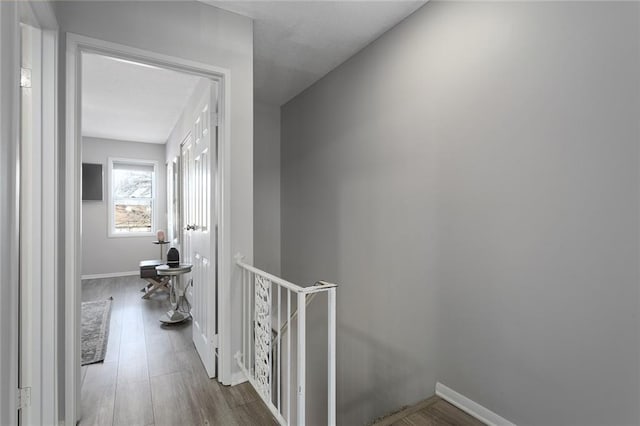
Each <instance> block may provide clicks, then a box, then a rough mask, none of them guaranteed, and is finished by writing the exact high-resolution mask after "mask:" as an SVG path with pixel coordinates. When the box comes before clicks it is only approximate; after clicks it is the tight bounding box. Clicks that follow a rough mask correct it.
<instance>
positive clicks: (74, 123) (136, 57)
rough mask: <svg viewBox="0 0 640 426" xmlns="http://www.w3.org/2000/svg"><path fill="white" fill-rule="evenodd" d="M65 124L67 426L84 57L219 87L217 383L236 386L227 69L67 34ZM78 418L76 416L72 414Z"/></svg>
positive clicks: (76, 377) (74, 342)
mask: <svg viewBox="0 0 640 426" xmlns="http://www.w3.org/2000/svg"><path fill="white" fill-rule="evenodd" d="M66 48H67V51H66V123H65V135H66V141H65V179H64V181H65V200H64V203H65V235H66V238H65V249H64V252H65V277H66V286H65V313H66V317H65V413H67V414H66V415H65V423H66V424H67V425H69V426H71V425H75V424H76V421H77V420H78V419H79V414H80V407H79V403H78V402H79V401H80V398H79V396H80V302H81V299H80V284H81V280H80V266H81V263H82V260H81V259H82V258H81V247H82V239H81V238H82V235H81V223H80V221H81V219H82V216H81V206H82V202H81V198H80V170H81V162H82V143H81V128H80V125H81V57H82V53H98V54H104V55H108V56H113V57H117V58H121V59H124V60H130V61H135V62H141V63H145V64H149V65H154V66H158V67H161V68H167V69H172V70H175V71H180V72H186V73H189V74H193V75H198V76H201V77H205V78H209V79H211V80H213V81H215V82H216V83H217V84H218V87H219V92H218V99H219V100H218V108H219V110H218V117H219V118H218V132H219V133H218V135H219V143H218V153H217V154H218V168H219V176H220V183H219V190H220V192H219V200H220V208H219V216H218V229H219V233H218V236H219V238H218V247H219V250H218V259H217V260H218V265H219V269H218V283H219V286H218V292H219V293H218V297H219V300H220V303H219V306H220V307H219V310H218V313H217V315H218V324H219V328H218V331H219V334H218V336H219V348H220V350H219V351H218V365H219V373H220V374H219V377H218V380H219V381H220V382H221V383H222V384H231V379H232V378H231V368H232V359H233V357H232V353H231V345H230V340H231V323H230V322H231V321H230V319H231V316H230V314H231V312H230V309H229V306H230V300H231V298H230V294H231V288H230V285H231V266H232V262H233V257H232V255H231V240H230V235H229V230H230V224H231V221H230V219H231V215H230V207H231V206H230V200H231V182H230V176H231V175H230V165H231V155H230V154H231V138H230V129H231V121H230V120H231V104H230V99H231V96H230V79H231V72H230V70H228V69H225V68H221V67H216V66H213V65H209V64H204V63H200V62H195V61H191V60H187V59H183V58H178V57H174V56H169V55H164V54H160V53H156V52H151V51H147V50H143V49H138V48H135V47H131V46H126V45H122V44H118V43H112V42H107V41H104V40H99V39H95V38H91V37H86V36H81V35H77V34H73V33H67V45H66ZM70 413H73V415H70Z"/></svg>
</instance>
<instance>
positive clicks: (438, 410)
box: [373, 396, 484, 426]
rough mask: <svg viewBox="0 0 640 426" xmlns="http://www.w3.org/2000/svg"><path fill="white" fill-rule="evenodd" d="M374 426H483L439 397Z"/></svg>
mask: <svg viewBox="0 0 640 426" xmlns="http://www.w3.org/2000/svg"><path fill="white" fill-rule="evenodd" d="M373 425H374V426H408V425H411V426H482V425H484V423H482V422H481V421H479V420H477V419H475V418H474V417H471V416H470V415H468V414H467V413H465V412H464V411H462V410H460V409H459V408H458V407H455V406H454V405H451V404H449V403H448V402H447V401H445V400H444V399H442V398H440V397H438V396H432V397H431V398H429V399H426V400H424V401H422V402H420V403H418V404H416V405H413V406H411V407H407V408H405V409H404V410H402V411H399V412H397V413H395V414H391V415H388V416H386V417H384V418H382V419H379V420H377V421H376V422H374V423H373Z"/></svg>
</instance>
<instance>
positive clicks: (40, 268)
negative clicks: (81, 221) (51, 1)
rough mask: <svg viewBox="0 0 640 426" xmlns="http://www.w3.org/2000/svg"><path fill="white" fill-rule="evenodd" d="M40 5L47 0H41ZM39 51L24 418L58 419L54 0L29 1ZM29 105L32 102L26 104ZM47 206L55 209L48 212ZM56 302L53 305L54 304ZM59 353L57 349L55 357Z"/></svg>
mask: <svg viewBox="0 0 640 426" xmlns="http://www.w3.org/2000/svg"><path fill="white" fill-rule="evenodd" d="M37 3H39V2H37ZM21 6H22V7H21V10H20V15H21V19H20V21H21V23H22V24H25V25H26V26H28V29H27V30H26V31H27V32H28V33H29V34H30V37H28V40H29V41H30V46H29V47H30V50H31V52H32V59H33V63H32V70H31V91H32V93H31V100H32V101H31V108H30V110H29V112H30V114H31V117H32V122H31V123H30V125H29V132H28V134H27V135H23V136H21V141H20V144H21V148H20V149H21V158H20V169H21V175H22V176H21V179H22V181H21V182H20V194H21V195H20V198H21V200H20V203H21V204H22V205H23V207H24V209H23V210H22V211H21V213H20V268H21V276H20V299H21V300H20V310H21V314H20V328H21V334H22V335H21V337H20V355H19V360H20V377H19V381H20V383H19V386H21V387H27V388H30V389H31V391H30V404H29V405H27V406H25V407H23V408H22V409H21V411H20V421H21V422H23V423H24V424H55V423H57V422H58V376H57V372H58V357H57V356H56V355H57V349H56V336H57V334H58V319H57V315H58V306H57V303H55V301H56V300H57V285H58V277H57V274H58V265H57V263H58V261H57V256H56V252H57V232H58V230H57V228H58V227H57V223H58V222H57V221H58V215H57V211H58V181H57V174H58V146H57V143H58V142H57V134H56V133H57V124H56V122H57V114H56V107H57V80H56V79H57V45H58V32H57V23H56V21H55V17H54V16H53V11H52V9H51V8H50V5H48V4H47V3H39V4H36V3H33V2H25V3H22V4H21ZM21 110H22V111H24V107H22V108H21ZM42 212H51V213H50V214H43V213H42ZM49 301H52V302H53V303H50V302H49ZM51 354H53V355H51Z"/></svg>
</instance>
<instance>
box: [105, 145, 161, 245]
mask: <svg viewBox="0 0 640 426" xmlns="http://www.w3.org/2000/svg"><path fill="white" fill-rule="evenodd" d="M114 163H116V164H127V165H133V166H135V165H141V166H147V167H148V166H152V167H153V175H152V177H151V231H149V232H115V217H114V214H115V205H114V203H115V201H116V199H115V198H114V196H113V165H114ZM107 181H108V183H107V185H108V186H107V199H108V205H107V216H108V220H107V236H108V237H109V238H131V237H151V236H155V233H156V231H155V229H156V227H157V223H158V197H157V187H158V162H157V161H155V160H141V159H136V158H119V157H109V159H108V167H107Z"/></svg>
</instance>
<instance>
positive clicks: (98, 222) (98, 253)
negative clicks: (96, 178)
mask: <svg viewBox="0 0 640 426" xmlns="http://www.w3.org/2000/svg"><path fill="white" fill-rule="evenodd" d="M109 157H114V158H124V159H131V160H151V161H156V162H157V169H156V197H157V198H156V200H157V201H156V209H157V210H156V211H157V213H156V214H157V216H156V220H157V222H156V227H155V229H154V230H153V232H154V236H152V237H148V236H146V237H109V236H108V231H109V229H108V228H109V195H108V194H109V183H108V182H107V180H108V177H109V172H108V168H109ZM82 161H83V162H85V163H95V164H102V171H103V182H102V183H103V190H102V193H103V199H102V201H83V202H82V275H93V274H109V273H117V272H131V271H137V270H138V264H139V263H140V261H141V260H145V259H158V258H159V257H160V250H159V249H158V246H156V245H153V244H152V243H151V242H152V241H154V240H155V239H156V238H155V231H157V230H158V229H163V230H165V231H166V229H167V177H166V165H165V145H164V144H162V145H160V144H151V143H139V142H128V141H116V140H110V139H100V138H89V137H85V138H83V141H82ZM165 250H166V247H165Z"/></svg>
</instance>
